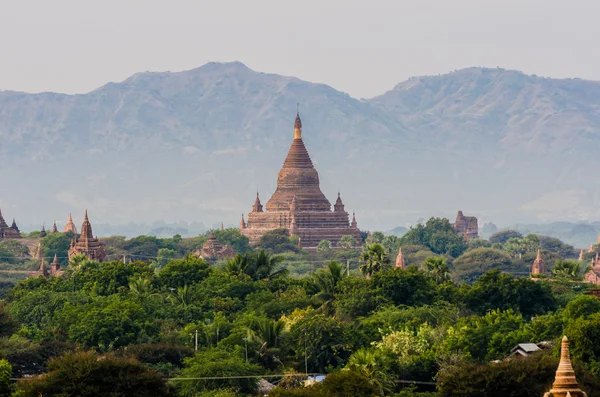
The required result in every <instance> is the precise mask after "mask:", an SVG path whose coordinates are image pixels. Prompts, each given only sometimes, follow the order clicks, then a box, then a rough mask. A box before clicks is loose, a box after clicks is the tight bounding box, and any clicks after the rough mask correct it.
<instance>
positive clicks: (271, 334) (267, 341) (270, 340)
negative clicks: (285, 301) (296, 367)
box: [248, 318, 285, 368]
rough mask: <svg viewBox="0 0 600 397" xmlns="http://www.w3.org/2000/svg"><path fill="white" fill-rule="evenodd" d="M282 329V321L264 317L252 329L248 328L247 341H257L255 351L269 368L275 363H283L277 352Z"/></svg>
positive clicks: (283, 324) (283, 326)
mask: <svg viewBox="0 0 600 397" xmlns="http://www.w3.org/2000/svg"><path fill="white" fill-rule="evenodd" d="M284 329H285V323H284V322H283V321H281V320H272V319H270V318H264V319H262V320H259V321H258V322H257V323H256V324H255V327H254V329H249V330H248V339H249V341H251V342H256V343H258V345H259V349H258V351H257V352H256V353H257V354H258V356H259V359H260V360H261V361H262V362H263V363H264V364H265V365H266V366H267V367H269V368H273V367H274V366H275V364H279V365H283V363H282V362H281V360H280V359H279V358H278V357H277V353H278V352H279V342H280V341H281V337H282V335H283V332H284Z"/></svg>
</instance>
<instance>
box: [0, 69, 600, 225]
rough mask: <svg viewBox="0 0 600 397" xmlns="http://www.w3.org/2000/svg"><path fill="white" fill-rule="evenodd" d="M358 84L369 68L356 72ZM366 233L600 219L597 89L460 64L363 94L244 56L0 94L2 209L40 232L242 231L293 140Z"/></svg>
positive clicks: (593, 84)
mask: <svg viewBox="0 0 600 397" xmlns="http://www.w3.org/2000/svg"><path fill="white" fill-rule="evenodd" d="M356 78H362V79H368V78H369V76H368V75H365V76H356ZM297 102H300V104H301V105H300V113H301V117H302V122H303V131H304V133H303V137H304V141H305V143H306V145H307V148H308V150H309V152H310V154H311V156H312V159H313V161H314V163H315V166H316V167H317V170H318V171H319V174H320V177H321V187H322V190H323V191H324V193H325V194H326V195H327V197H328V198H329V199H330V200H332V199H334V198H335V194H336V192H337V190H338V189H339V190H340V191H341V193H342V198H343V200H344V203H345V204H346V208H347V209H348V210H350V211H352V210H353V209H354V210H356V212H357V219H358V222H359V226H360V227H361V228H365V229H391V228H393V227H395V226H398V225H406V224H408V223H414V222H416V221H417V219H419V218H425V217H429V216H432V215H436V216H448V217H453V216H454V215H455V213H456V210H458V209H462V210H463V211H464V212H465V213H466V214H468V215H476V216H478V217H480V220H481V222H487V221H493V222H494V223H496V224H498V225H508V224H511V223H516V222H521V223H524V222H540V221H551V220H570V221H577V220H590V221H592V220H597V219H599V218H600V206H599V205H598V204H599V198H600V196H599V195H600V186H599V183H598V179H597V177H596V174H597V169H598V166H599V163H600V160H598V156H597V151H598V148H599V147H600V146H599V144H600V83H599V82H594V81H584V80H579V79H567V80H558V79H548V78H541V77H537V76H528V75H525V74H522V73H520V72H517V71H508V70H503V69H484V68H468V69H463V70H459V71H455V72H453V73H450V74H445V75H439V76H426V77H415V78H411V79H409V80H407V81H405V82H402V83H400V84H398V85H397V86H396V87H394V88H393V89H392V90H390V91H388V92H386V93H384V94H382V95H380V96H378V97H375V98H370V99H356V98H352V97H351V96H349V95H347V94H345V93H343V92H339V91H337V90H335V89H334V88H332V87H329V86H327V85H323V84H314V83H310V82H305V81H302V80H299V79H297V78H294V77H285V76H279V75H274V74H264V73H259V72H255V71H252V70H250V69H248V68H247V67H246V66H244V65H243V64H241V63H238V62H234V63H209V64H206V65H204V66H202V67H199V68H197V69H194V70H189V71H185V72H178V73H170V72H162V73H149V72H146V73H138V74H135V75H133V76H131V77H130V78H128V79H127V80H125V81H123V82H121V83H109V84H106V85H104V86H102V87H100V88H98V89H96V90H94V91H92V92H89V93H86V94H80V95H65V94H57V93H40V94H27V93H21V92H12V91H2V92H0V139H1V141H2V145H0V161H1V162H2V167H0V186H1V188H0V189H1V193H0V208H2V211H3V213H4V215H5V216H6V217H7V218H12V217H16V218H17V220H20V221H21V223H22V224H39V223H41V222H45V223H46V225H48V224H49V223H51V222H52V220H54V219H59V220H60V219H66V217H67V214H68V213H69V212H73V213H74V216H75V218H76V221H78V222H79V218H81V215H79V214H78V212H81V213H83V210H84V209H85V208H88V209H89V210H90V217H91V220H92V222H94V221H96V222H98V223H111V224H125V223H128V222H131V221H133V222H138V223H139V222H153V221H158V220H162V221H166V222H177V221H189V222H204V223H205V224H206V225H211V224H214V223H217V222H221V221H223V222H225V224H237V223H238V222H239V217H240V215H241V213H242V212H248V211H249V210H250V208H251V205H252V203H253V200H254V195H255V192H256V190H258V191H259V192H260V193H261V196H262V197H263V200H266V199H267V198H268V197H269V196H270V195H271V194H272V192H273V191H274V188H275V184H276V178H277V172H278V171H279V168H280V167H281V164H282V162H283V160H284V158H285V155H286V153H287V150H288V148H289V145H290V143H291V140H292V137H293V127H292V124H293V120H294V117H295V112H296V103H297Z"/></svg>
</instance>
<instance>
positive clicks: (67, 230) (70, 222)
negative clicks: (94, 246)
mask: <svg viewBox="0 0 600 397" xmlns="http://www.w3.org/2000/svg"><path fill="white" fill-rule="evenodd" d="M63 232H64V233H72V234H73V235H77V227H75V223H73V217H72V216H71V214H69V220H68V221H67V224H66V225H65V228H64V229H63Z"/></svg>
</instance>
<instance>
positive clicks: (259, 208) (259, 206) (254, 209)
mask: <svg viewBox="0 0 600 397" xmlns="http://www.w3.org/2000/svg"><path fill="white" fill-rule="evenodd" d="M252 212H263V206H262V204H261V203H260V197H259V196H258V192H256V200H254V205H253V206H252Z"/></svg>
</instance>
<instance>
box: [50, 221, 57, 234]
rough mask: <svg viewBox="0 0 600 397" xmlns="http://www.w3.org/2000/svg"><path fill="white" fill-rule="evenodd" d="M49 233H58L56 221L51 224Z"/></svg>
mask: <svg viewBox="0 0 600 397" xmlns="http://www.w3.org/2000/svg"><path fill="white" fill-rule="evenodd" d="M51 233H58V228H57V227H56V221H54V224H53V225H52V232H51Z"/></svg>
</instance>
